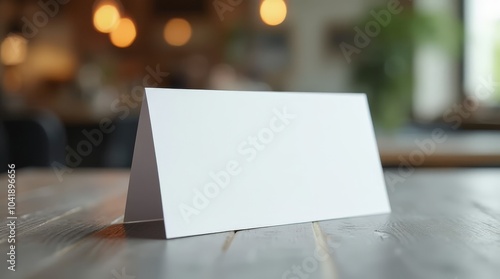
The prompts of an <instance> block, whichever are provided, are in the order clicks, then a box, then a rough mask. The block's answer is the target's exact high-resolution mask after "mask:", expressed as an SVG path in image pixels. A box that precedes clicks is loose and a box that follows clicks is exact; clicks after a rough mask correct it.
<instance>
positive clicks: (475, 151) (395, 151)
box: [377, 131, 500, 167]
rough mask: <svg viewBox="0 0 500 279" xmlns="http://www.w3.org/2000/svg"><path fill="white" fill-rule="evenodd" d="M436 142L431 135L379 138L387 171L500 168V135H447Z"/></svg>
mask: <svg viewBox="0 0 500 279" xmlns="http://www.w3.org/2000/svg"><path fill="white" fill-rule="evenodd" d="M442 136H444V137H445V138H444V141H441V140H439V141H435V138H433V136H432V131H431V132H427V133H423V132H413V133H401V134H397V135H379V136H378V137H377V142H378V147H379V151H380V158H381V160H382V164H383V165H384V167H398V166H400V165H405V164H411V165H412V166H413V167H491V166H493V167H500V132H498V131H490V132H445V133H444V134H443V135H442Z"/></svg>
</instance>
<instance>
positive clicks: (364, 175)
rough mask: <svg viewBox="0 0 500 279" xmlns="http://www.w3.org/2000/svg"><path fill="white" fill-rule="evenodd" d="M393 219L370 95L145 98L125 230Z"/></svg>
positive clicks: (176, 232) (174, 94)
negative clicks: (129, 225)
mask: <svg viewBox="0 0 500 279" xmlns="http://www.w3.org/2000/svg"><path fill="white" fill-rule="evenodd" d="M388 212H390V205H389V201H388V198H387V193H386V188H385V183H384V177H383V173H382V167H381V163H380V158H379V154H378V150H377V145H376V140H375V135H374V132H373V126H372V122H371V117H370V113H369V108H368V102H367V99H366V95H364V94H345V93H285V92H279V93H278V92H239V91H204V90H181V89H153V88H147V89H146V96H145V100H144V102H143V105H142V111H141V115H140V121H139V128H138V132H137V139H136V145H135V151H134V159H133V163H132V170H131V177H130V185H129V192H128V197H127V207H126V212H125V221H126V222H132V221H145V220H154V219H164V223H165V230H166V237H167V238H176V237H184V236H193V235H200V234H208V233H216V232H224V231H232V230H242V229H250V228H259V227H267V226H276V225H285V224H294V223H302V222H312V221H321V220H328V219H334V218H343V217H353V216H360V215H369V214H380V213H388Z"/></svg>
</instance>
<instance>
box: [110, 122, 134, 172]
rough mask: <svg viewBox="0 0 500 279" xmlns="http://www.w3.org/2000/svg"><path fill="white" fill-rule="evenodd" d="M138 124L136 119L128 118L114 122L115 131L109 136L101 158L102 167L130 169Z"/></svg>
mask: <svg viewBox="0 0 500 279" xmlns="http://www.w3.org/2000/svg"><path fill="white" fill-rule="evenodd" d="M138 123H139V120H138V118H136V117H128V118H126V119H124V120H118V121H116V122H115V125H116V130H114V131H113V132H112V133H111V134H110V135H109V141H108V143H107V148H106V151H105V153H104V157H103V166H104V167H112V168H130V166H131V165H132V157H133V154H134V144H135V136H136V133H137V125H138Z"/></svg>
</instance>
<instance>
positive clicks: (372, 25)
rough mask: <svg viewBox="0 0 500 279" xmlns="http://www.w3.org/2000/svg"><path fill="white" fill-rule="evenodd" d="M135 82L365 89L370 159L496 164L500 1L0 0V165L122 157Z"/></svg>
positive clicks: (93, 163) (127, 148)
mask: <svg viewBox="0 0 500 279" xmlns="http://www.w3.org/2000/svg"><path fill="white" fill-rule="evenodd" d="M144 87H168V88H190V89H191V88H197V89H234V90H255V91H257V90H273V91H306V92H365V93H367V94H368V97H369V101H370V107H371V111H372V116H373V119H374V124H375V129H376V134H377V138H378V144H379V148H380V153H381V157H382V162H383V164H384V166H386V167H401V166H402V165H405V164H406V167H409V165H411V167H464V166H500V136H499V133H500V132H499V130H500V109H499V108H500V2H499V1H498V0H439V1H436V0H400V1H399V0H311V1H303V0H182V1H176V0H142V1H132V0H95V1H84V0H0V155H1V156H0V166H1V167H0V171H5V170H6V166H7V164H8V163H15V164H16V166H17V167H18V168H21V167H53V168H58V169H61V168H64V167H65V166H66V167H70V168H76V167H129V166H130V163H131V158H132V154H133V146H134V141H135V133H136V128H137V120H138V112H139V110H140V103H141V99H142V94H143V88H144ZM339 136H340V135H339ZM408 162H409V163H408Z"/></svg>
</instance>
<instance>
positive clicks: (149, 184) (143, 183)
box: [124, 95, 163, 222]
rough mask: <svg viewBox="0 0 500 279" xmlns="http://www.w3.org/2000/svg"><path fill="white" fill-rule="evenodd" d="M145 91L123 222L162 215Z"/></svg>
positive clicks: (160, 217) (155, 217)
mask: <svg viewBox="0 0 500 279" xmlns="http://www.w3.org/2000/svg"><path fill="white" fill-rule="evenodd" d="M150 117H151V116H150V114H149V106H148V100H147V97H146V95H144V101H143V102H142V107H141V113H140V116H139V126H138V128H137V137H136V140H135V148H134V157H133V160H132V169H131V173H130V182H129V187H128V194H127V204H126V208H125V217H124V221H125V222H135V221H147V220H158V219H163V209H162V201H161V193H160V183H159V179H158V166H157V163H156V153H155V147H154V140H153V132H152V128H151V118H150Z"/></svg>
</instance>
